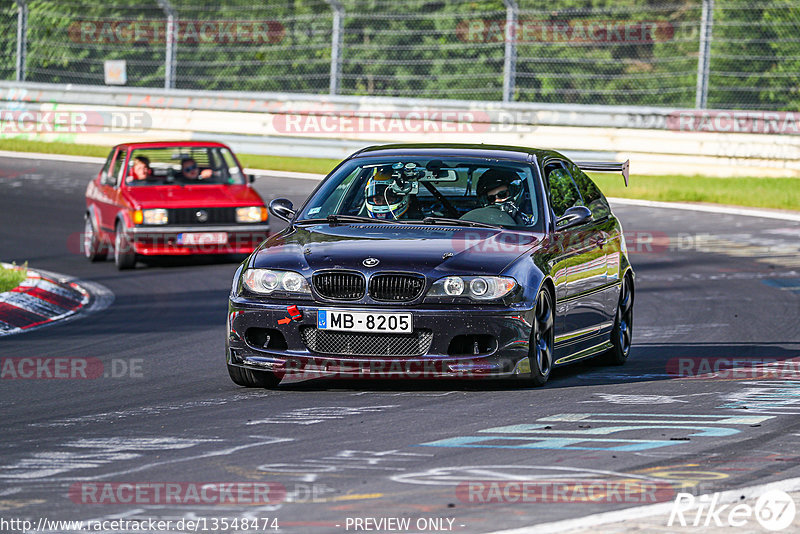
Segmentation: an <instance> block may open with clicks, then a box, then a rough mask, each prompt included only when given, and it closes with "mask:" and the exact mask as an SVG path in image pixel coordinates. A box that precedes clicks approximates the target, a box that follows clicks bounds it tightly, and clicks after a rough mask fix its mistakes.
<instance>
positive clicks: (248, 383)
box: [228, 364, 281, 389]
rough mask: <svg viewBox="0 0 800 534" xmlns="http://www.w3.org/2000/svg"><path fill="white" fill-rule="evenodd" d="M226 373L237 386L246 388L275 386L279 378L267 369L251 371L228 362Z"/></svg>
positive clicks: (269, 387)
mask: <svg viewBox="0 0 800 534" xmlns="http://www.w3.org/2000/svg"><path fill="white" fill-rule="evenodd" d="M228 374H229V375H230V377H231V380H233V383H234V384H236V385H237V386H244V387H247V388H267V389H271V388H274V387H277V385H278V384H279V383H280V381H281V379H280V378H279V377H278V376H277V375H275V374H274V373H270V372H269V371H253V370H252V369H245V368H244V367H236V366H235V365H231V364H228Z"/></svg>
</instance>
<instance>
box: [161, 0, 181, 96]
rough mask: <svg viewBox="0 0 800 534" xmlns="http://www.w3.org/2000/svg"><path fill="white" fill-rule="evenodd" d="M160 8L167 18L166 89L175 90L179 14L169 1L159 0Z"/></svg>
mask: <svg viewBox="0 0 800 534" xmlns="http://www.w3.org/2000/svg"><path fill="white" fill-rule="evenodd" d="M158 6H159V7H160V8H161V10H162V11H164V15H166V17H167V31H166V34H165V38H166V39H165V40H166V41H167V49H166V51H165V55H164V89H174V88H175V67H176V63H177V60H176V57H177V49H178V27H177V24H178V20H177V19H178V17H177V12H176V10H175V8H174V7H172V4H170V2H169V0H158Z"/></svg>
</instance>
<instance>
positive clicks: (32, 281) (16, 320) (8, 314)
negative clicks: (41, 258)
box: [0, 263, 113, 336]
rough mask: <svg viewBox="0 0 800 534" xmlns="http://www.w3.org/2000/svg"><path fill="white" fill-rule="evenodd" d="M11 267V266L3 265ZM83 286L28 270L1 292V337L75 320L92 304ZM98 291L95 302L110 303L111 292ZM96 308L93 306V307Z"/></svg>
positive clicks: (106, 304)
mask: <svg viewBox="0 0 800 534" xmlns="http://www.w3.org/2000/svg"><path fill="white" fill-rule="evenodd" d="M2 265H3V267H6V268H11V267H12V266H11V265H8V264H5V263H3V264H2ZM85 285H87V284H85V283H83V282H81V283H78V282H77V281H75V280H72V279H70V278H69V277H67V276H64V275H59V274H57V273H49V272H46V271H39V270H35V269H28V277H27V278H26V279H25V281H24V282H22V283H21V284H20V285H19V286H17V287H15V288H14V289H12V290H11V291H6V292H4V293H0V336H4V335H10V334H18V333H20V332H24V331H27V330H31V329H34V328H37V327H40V326H45V325H48V324H51V323H54V322H56V321H62V320H64V319H68V318H72V317H75V316H76V315H77V314H79V313H80V312H82V311H84V310H85V309H88V307H89V306H90V303H92V296H93V293H94V292H92V293H90V291H89V290H87V288H86V287H84V286H85ZM90 285H91V286H96V287H99V288H101V289H100V290H99V292H100V294H101V297H102V298H100V299H95V300H98V304H100V305H101V306H102V307H103V308H105V307H107V306H108V305H109V304H110V303H111V301H112V300H113V296H112V297H110V298H109V295H110V294H111V293H110V291H108V290H107V289H105V288H103V287H102V286H99V284H90ZM92 307H93V308H96V306H92Z"/></svg>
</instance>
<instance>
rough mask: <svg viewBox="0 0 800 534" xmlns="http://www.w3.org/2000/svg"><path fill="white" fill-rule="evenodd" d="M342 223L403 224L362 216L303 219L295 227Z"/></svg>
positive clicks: (296, 222) (330, 216) (329, 216)
mask: <svg viewBox="0 0 800 534" xmlns="http://www.w3.org/2000/svg"><path fill="white" fill-rule="evenodd" d="M342 223H345V224H346V223H370V224H375V223H377V224H403V223H401V222H400V221H395V220H391V219H372V218H370V217H361V216H360V215H328V216H327V217H325V218H324V219H322V218H319V219H301V220H299V221H295V222H294V224H295V225H299V224H330V225H331V226H336V225H337V224H342Z"/></svg>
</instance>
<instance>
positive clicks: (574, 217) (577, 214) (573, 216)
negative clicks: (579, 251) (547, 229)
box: [556, 206, 592, 230]
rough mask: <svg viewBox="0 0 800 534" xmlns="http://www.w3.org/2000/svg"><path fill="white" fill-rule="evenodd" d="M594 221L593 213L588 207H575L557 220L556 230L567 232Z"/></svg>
mask: <svg viewBox="0 0 800 534" xmlns="http://www.w3.org/2000/svg"><path fill="white" fill-rule="evenodd" d="M591 220H592V212H591V211H590V210H589V208H587V207H586V206H573V207H571V208H569V209H568V210H567V211H565V212H564V215H563V216H561V217H559V218H558V219H556V230H566V229H567V228H572V227H574V226H580V225H582V224H586V223H588V222H589V221H591Z"/></svg>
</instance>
